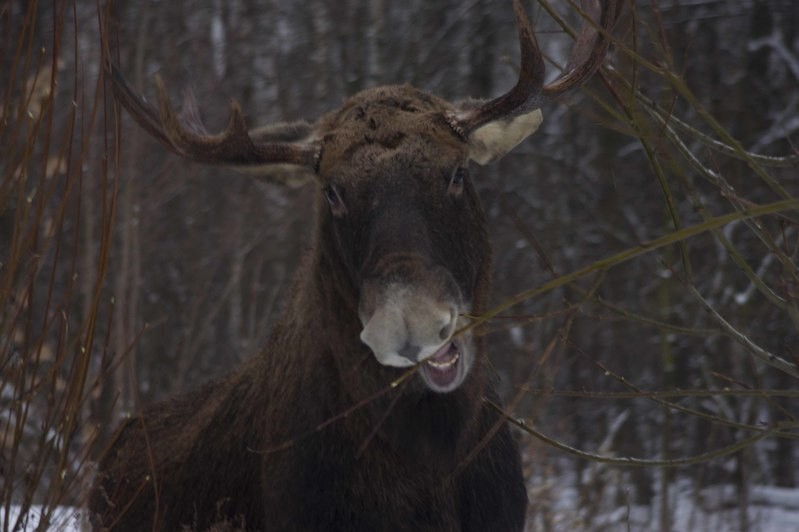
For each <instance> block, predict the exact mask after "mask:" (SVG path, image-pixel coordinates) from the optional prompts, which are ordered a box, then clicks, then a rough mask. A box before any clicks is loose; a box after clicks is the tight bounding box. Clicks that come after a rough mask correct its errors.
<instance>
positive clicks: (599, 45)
mask: <svg viewBox="0 0 799 532" xmlns="http://www.w3.org/2000/svg"><path fill="white" fill-rule="evenodd" d="M590 1H591V6H589V7H588V8H586V9H585V11H586V12H589V13H590V12H592V11H596V7H597V1H596V0H590ZM616 1H617V0H603V2H602V14H601V17H600V22H599V24H600V26H601V27H602V30H603V31H602V32H598V31H597V30H596V28H595V27H594V26H593V25H592V24H589V23H586V24H584V25H583V28H582V30H581V32H580V35H579V37H578V38H577V43H576V44H575V46H574V48H573V50H572V53H571V54H570V56H569V61H568V63H567V66H566V68H565V69H564V73H563V74H562V75H561V76H560V77H559V78H558V79H556V80H555V81H554V82H552V83H550V84H548V85H546V86H545V85H544V71H545V66H544V59H543V57H542V55H541V50H540V49H539V48H538V42H537V41H536V38H535V33H534V32H533V30H532V28H531V27H530V22H529V21H528V19H527V14H526V13H525V11H524V8H523V7H522V4H521V0H513V11H514V13H515V15H516V26H517V28H518V31H519V47H520V50H521V70H520V72H519V79H518V81H517V82H516V85H515V86H514V87H513V88H512V89H511V90H510V91H509V92H508V93H506V94H504V95H502V96H500V97H498V98H495V99H493V100H489V101H487V102H485V103H482V104H481V105H478V106H476V107H473V106H470V107H472V108H471V109H470V110H468V111H466V112H465V113H463V114H461V115H460V116H457V117H456V124H455V126H454V127H455V128H456V130H457V131H458V132H459V133H461V134H463V135H464V136H468V135H469V134H470V133H471V132H473V131H474V130H476V129H478V128H479V127H481V126H483V125H485V124H487V123H489V122H493V121H495V120H501V119H507V118H513V117H515V116H519V115H522V114H526V113H529V112H531V111H533V110H535V109H539V108H540V107H541V106H542V105H543V104H544V103H545V102H546V101H547V100H548V99H549V98H552V97H554V96H557V95H559V94H562V93H564V92H566V91H568V90H570V89H572V88H574V87H575V86H578V85H580V84H581V83H584V82H585V81H586V80H587V79H588V78H590V77H591V75H592V74H593V73H594V72H595V71H596V70H597V68H599V65H601V64H602V60H603V59H604V57H605V53H606V52H607V48H608V45H609V38H608V36H607V33H608V32H609V31H610V29H611V28H612V26H613V24H614V23H615V21H616V19H617V18H618V14H619V11H620V10H619V9H617V7H616Z"/></svg>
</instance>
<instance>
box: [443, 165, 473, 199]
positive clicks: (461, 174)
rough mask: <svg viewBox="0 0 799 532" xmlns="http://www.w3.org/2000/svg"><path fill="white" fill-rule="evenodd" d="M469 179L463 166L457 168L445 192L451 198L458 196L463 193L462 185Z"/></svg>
mask: <svg viewBox="0 0 799 532" xmlns="http://www.w3.org/2000/svg"><path fill="white" fill-rule="evenodd" d="M467 177H469V171H468V170H467V169H466V168H464V167H463V166H459V167H458V168H456V169H455V171H454V172H453V173H452V177H451V178H450V181H449V189H448V190H447V191H448V192H449V193H450V194H451V195H453V196H460V195H461V192H463V183H464V181H466V178H467Z"/></svg>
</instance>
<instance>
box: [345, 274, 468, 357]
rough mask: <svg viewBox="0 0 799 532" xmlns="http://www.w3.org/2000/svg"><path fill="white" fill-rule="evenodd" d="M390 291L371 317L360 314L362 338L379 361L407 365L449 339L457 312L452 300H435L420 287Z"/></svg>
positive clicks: (426, 355)
mask: <svg viewBox="0 0 799 532" xmlns="http://www.w3.org/2000/svg"><path fill="white" fill-rule="evenodd" d="M392 292H393V293H389V294H387V296H386V297H385V298H384V299H383V301H382V302H381V303H380V304H379V305H377V307H376V308H375V310H374V312H373V313H372V315H371V316H362V317H361V320H362V323H363V326H364V327H363V330H362V331H361V340H362V341H363V343H365V344H366V345H367V346H369V348H370V349H371V350H372V352H373V353H374V354H375V357H377V360H378V362H380V363H381V364H383V365H385V366H394V367H407V366H411V365H413V364H415V363H417V362H419V361H420V360H422V359H424V358H426V357H428V356H430V355H431V354H433V353H435V352H436V350H438V349H439V348H440V347H441V345H442V344H443V343H444V342H446V341H447V340H449V338H450V337H451V336H452V334H453V333H454V332H455V327H456V324H457V320H458V314H459V312H458V307H457V306H456V305H455V304H453V303H452V302H449V301H437V300H435V299H433V298H431V297H430V296H429V295H428V294H427V293H425V292H424V291H422V290H418V291H411V290H408V289H407V288H404V289H396V290H393V291H392ZM419 292H421V293H419Z"/></svg>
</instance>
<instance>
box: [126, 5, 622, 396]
mask: <svg viewBox="0 0 799 532" xmlns="http://www.w3.org/2000/svg"><path fill="white" fill-rule="evenodd" d="M595 4H596V3H595V2H591V3H590V5H589V6H587V9H586V11H587V12H593V11H596V5H595ZM513 5H514V11H515V16H516V24H517V28H518V32H519V45H520V48H521V69H520V72H519V79H518V81H517V83H516V85H515V86H514V87H513V88H512V89H511V90H510V91H509V92H508V93H506V94H504V95H502V96H500V97H498V98H495V99H492V100H488V101H480V100H467V101H464V102H460V103H450V102H447V101H444V100H442V99H440V98H437V97H435V96H433V95H430V94H427V93H425V92H422V91H419V90H417V89H415V88H413V87H411V86H408V85H401V86H381V87H377V88H373V89H368V90H365V91H363V92H361V93H359V94H357V95H355V96H354V97H352V98H350V99H348V100H347V101H346V102H345V103H344V105H343V106H342V107H341V108H340V109H338V110H336V111H333V112H331V113H329V114H327V115H325V116H324V117H322V118H321V119H320V120H318V121H317V122H316V123H314V124H308V123H305V122H300V123H291V124H279V125H273V126H268V127H264V128H256V129H249V128H248V126H247V125H246V123H245V119H244V116H243V114H242V111H241V109H240V107H239V105H238V103H237V102H235V101H234V102H233V103H232V104H231V114H230V119H229V123H228V126H227V128H226V129H225V130H224V131H223V132H222V133H220V134H216V135H212V134H209V133H208V132H207V131H206V130H205V128H204V127H203V125H202V123H201V122H200V120H199V119H198V113H197V112H196V110H195V109H194V108H193V107H192V106H191V105H188V106H186V107H185V108H184V110H183V113H182V114H181V116H178V115H177V114H176V113H175V111H174V110H173V108H172V106H171V104H170V102H169V98H168V96H167V94H166V90H165V89H164V86H163V84H162V83H161V82H160V80H159V81H158V102H159V106H158V107H159V109H158V111H156V110H155V109H153V108H152V107H150V106H149V105H147V104H146V103H145V102H144V101H143V100H142V99H141V98H140V97H138V96H137V95H136V94H135V93H134V92H133V91H132V90H131V88H130V87H129V86H128V85H127V83H126V82H125V80H124V79H123V78H122V76H121V75H120V74H119V72H118V70H117V69H116V68H115V67H110V68H111V79H112V80H113V87H114V90H115V93H116V96H117V99H118V100H119V101H120V102H121V103H122V104H123V105H124V106H125V107H126V108H127V109H128V111H129V112H130V113H131V115H132V116H133V117H134V118H135V119H136V120H137V121H138V123H139V124H140V125H141V126H142V127H144V129H146V130H147V131H148V132H149V133H150V134H151V135H152V136H153V137H155V138H156V139H158V140H159V141H160V142H161V143H162V144H163V145H165V146H166V147H167V148H169V149H170V150H171V151H173V152H175V153H177V154H178V155H181V156H183V157H185V158H187V159H190V160H192V161H196V162H199V163H205V164H214V165H224V166H229V167H234V168H237V169H240V170H244V171H246V172H248V173H252V174H256V175H258V176H259V177H261V178H264V179H268V180H272V181H278V182H291V183H294V184H297V183H303V182H306V181H314V182H315V183H316V186H317V188H318V190H319V194H318V196H319V200H318V226H317V233H316V236H315V240H316V244H317V246H319V249H320V251H321V253H322V258H323V260H324V263H325V264H324V266H325V268H326V270H327V273H328V274H329V276H330V277H329V278H328V279H326V280H325V282H326V283H330V284H334V285H336V287H337V289H338V290H337V291H339V292H340V294H339V295H341V296H343V297H342V302H344V303H345V304H346V305H345V307H343V308H340V309H339V311H340V312H342V313H346V312H349V313H351V314H352V315H357V316H358V318H359V322H360V328H361V330H360V331H359V337H360V339H361V341H362V342H363V343H364V344H365V345H366V346H368V348H369V349H370V350H371V353H372V354H373V355H374V358H375V360H376V362H377V363H379V364H380V365H382V366H385V367H392V368H405V367H410V366H416V365H419V367H420V375H421V378H422V381H423V382H424V384H425V385H426V386H427V387H428V388H429V389H430V390H433V391H436V392H449V391H452V390H454V389H456V388H458V386H459V385H461V384H462V383H463V381H464V379H466V377H467V376H468V375H469V372H470V369H471V368H472V366H473V365H474V362H475V358H476V350H475V346H474V341H473V339H472V337H471V334H469V333H466V334H460V335H456V334H455V333H456V332H458V331H459V330H460V329H462V328H463V327H464V326H465V325H466V324H467V322H468V318H467V317H468V316H470V315H473V314H474V313H476V312H479V310H480V309H481V307H482V306H483V305H484V303H485V298H486V294H487V283H488V275H489V264H490V247H489V244H488V241H487V238H486V220H485V217H484V214H483V212H482V208H481V204H480V201H479V198H478V196H477V194H476V193H475V189H474V187H473V185H472V183H471V182H470V178H469V171H468V166H469V162H470V161H474V162H475V163H477V164H480V165H484V164H487V163H490V162H492V161H495V160H497V159H499V158H500V157H502V156H503V155H505V154H506V153H507V152H508V151H510V150H511V149H512V148H514V147H515V146H516V145H517V144H519V143H520V142H521V141H522V140H524V139H525V138H526V137H528V136H529V135H530V134H532V133H533V132H534V131H535V130H536V129H537V128H538V126H539V125H540V124H541V121H542V114H541V110H540V109H541V107H542V106H543V105H544V104H546V103H547V102H548V101H550V100H551V99H553V98H555V97H557V96H559V95H561V94H563V93H565V92H567V91H569V90H570V89H572V88H574V87H577V86H579V85H581V84H582V83H583V82H585V81H586V80H587V79H588V78H589V77H590V76H591V75H592V74H593V73H594V71H595V70H596V69H597V68H598V66H599V65H600V64H601V62H602V60H603V58H604V57H605V53H606V50H607V46H608V39H607V35H606V31H607V29H608V28H609V27H610V26H611V25H612V23H613V21H614V20H615V17H616V8H615V6H614V2H606V3H605V6H604V9H602V12H601V16H600V18H599V27H600V28H601V30H600V31H597V30H596V28H595V27H594V26H593V25H592V24H590V23H589V24H585V25H584V27H583V30H582V32H581V33H580V35H579V37H578V39H577V42H576V44H575V46H574V48H573V51H572V53H571V55H570V57H569V61H568V63H567V64H566V66H565V68H564V69H563V72H562V74H561V75H560V76H559V77H558V78H557V79H556V80H555V81H553V82H551V83H549V84H544V71H545V67H544V61H543V58H542V56H541V53H540V51H539V48H538V45H537V43H536V38H535V34H534V32H533V30H532V29H531V27H530V24H529V22H528V19H527V16H526V14H525V12H524V9H523V8H522V6H521V2H520V1H519V0H514V4H513Z"/></svg>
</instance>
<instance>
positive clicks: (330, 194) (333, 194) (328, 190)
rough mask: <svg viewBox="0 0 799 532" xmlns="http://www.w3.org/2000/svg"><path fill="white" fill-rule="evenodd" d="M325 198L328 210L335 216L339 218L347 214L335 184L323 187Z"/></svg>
mask: <svg viewBox="0 0 799 532" xmlns="http://www.w3.org/2000/svg"><path fill="white" fill-rule="evenodd" d="M324 194H325V199H326V200H327V203H328V205H330V212H331V213H332V214H333V216H335V217H336V218H341V217H342V216H344V215H345V214H347V206H346V205H344V200H342V199H341V192H340V191H339V189H338V187H337V186H336V185H333V184H332V183H331V184H328V185H326V186H325V188H324Z"/></svg>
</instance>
